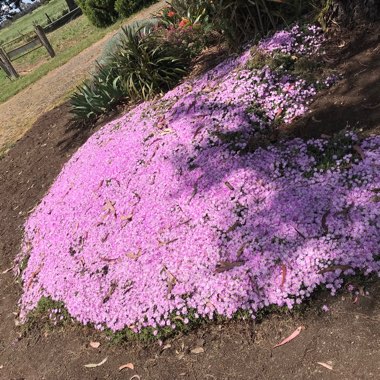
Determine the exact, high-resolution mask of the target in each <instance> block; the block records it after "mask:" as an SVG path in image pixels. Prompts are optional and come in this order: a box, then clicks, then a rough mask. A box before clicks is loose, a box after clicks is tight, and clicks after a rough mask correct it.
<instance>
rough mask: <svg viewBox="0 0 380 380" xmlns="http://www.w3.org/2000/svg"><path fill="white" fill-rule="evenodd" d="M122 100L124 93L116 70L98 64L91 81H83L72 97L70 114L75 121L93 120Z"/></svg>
mask: <svg viewBox="0 0 380 380" xmlns="http://www.w3.org/2000/svg"><path fill="white" fill-rule="evenodd" d="M123 98H125V93H124V91H123V89H122V87H121V82H120V77H119V76H118V75H117V72H116V70H115V69H114V68H112V67H111V66H106V67H103V66H100V65H99V64H98V67H97V70H96V73H95V74H94V75H93V77H92V79H91V80H87V81H85V82H84V83H83V84H82V86H80V87H78V89H77V91H76V92H75V93H74V94H73V95H72V97H71V99H70V101H71V112H72V113H73V114H74V115H75V117H76V118H77V119H81V120H83V119H84V120H85V119H93V118H96V117H97V116H99V115H101V114H104V113H106V112H107V111H109V110H110V109H112V107H113V106H114V105H115V104H117V103H120V101H121V100H122V99H123Z"/></svg>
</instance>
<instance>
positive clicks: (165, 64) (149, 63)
mask: <svg viewBox="0 0 380 380" xmlns="http://www.w3.org/2000/svg"><path fill="white" fill-rule="evenodd" d="M123 33H124V35H123V38H122V39H121V41H120V45H119V49H118V51H117V52H116V53H115V55H114V62H113V66H114V67H115V69H116V70H117V72H118V74H119V76H120V81H121V86H122V88H123V90H124V91H125V92H126V93H127V94H128V95H129V97H130V98H131V99H132V100H134V101H136V100H141V99H148V98H150V97H152V96H153V95H155V94H158V93H163V92H165V91H167V90H169V89H170V88H172V87H173V86H174V85H176V84H177V83H178V82H179V81H180V79H181V78H182V77H183V76H184V75H185V74H186V72H187V70H188V68H189V65H190V60H189V57H188V56H187V54H186V51H185V50H183V49H180V48H177V47H176V46H173V45H171V44H166V43H162V41H161V40H160V38H159V37H158V36H156V35H155V34H154V33H152V29H151V28H149V27H144V28H142V29H139V30H138V31H134V30H133V29H131V28H125V29H123Z"/></svg>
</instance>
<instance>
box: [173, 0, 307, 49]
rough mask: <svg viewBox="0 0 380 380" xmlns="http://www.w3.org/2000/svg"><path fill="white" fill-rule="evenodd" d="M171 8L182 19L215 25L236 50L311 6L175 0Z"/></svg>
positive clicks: (270, 0) (275, 0)
mask: <svg viewBox="0 0 380 380" xmlns="http://www.w3.org/2000/svg"><path fill="white" fill-rule="evenodd" d="M171 5H172V7H173V9H174V10H175V11H176V12H177V13H178V15H179V16H180V17H185V18H188V19H191V20H195V19H197V18H198V19H200V20H207V22H210V23H212V25H213V27H214V29H216V30H218V31H221V32H223V34H224V36H225V38H226V39H227V41H228V42H229V43H230V46H231V47H235V48H238V47H240V46H241V45H242V44H243V43H245V42H247V41H250V40H255V39H257V38H259V37H261V36H263V35H265V34H267V32H268V31H270V30H272V29H275V28H276V27H278V25H279V24H282V23H284V22H289V21H293V20H294V19H295V18H297V17H299V15H300V14H302V12H303V11H304V10H305V7H309V6H310V4H309V2H307V1H305V0H287V1H285V0H284V1H282V0H256V1H247V0H215V1H208V0H173V1H172V3H171Z"/></svg>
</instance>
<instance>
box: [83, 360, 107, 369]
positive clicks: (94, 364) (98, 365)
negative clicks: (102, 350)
mask: <svg viewBox="0 0 380 380" xmlns="http://www.w3.org/2000/svg"><path fill="white" fill-rule="evenodd" d="M107 360H108V358H104V359H103V360H102V361H101V362H100V363H90V364H85V367H86V368H96V367H100V366H101V365H103V364H104V363H105V362H106V361H107Z"/></svg>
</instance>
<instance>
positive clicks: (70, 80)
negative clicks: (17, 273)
mask: <svg viewBox="0 0 380 380" xmlns="http://www.w3.org/2000/svg"><path fill="white" fill-rule="evenodd" d="M164 4H165V1H164V0H160V1H159V2H158V3H156V4H153V5H152V6H150V7H148V8H146V9H143V10H142V11H141V12H139V13H138V14H136V15H135V16H133V17H131V18H130V19H129V20H128V22H127V24H128V23H132V22H134V21H137V20H143V19H145V18H147V17H149V16H150V15H151V14H152V13H156V12H158V11H159V10H160V9H161V8H162V6H163V5H164ZM115 33H116V32H112V33H109V34H107V35H106V36H105V37H103V38H102V39H101V40H99V41H98V42H96V43H95V44H93V45H92V46H90V47H89V48H87V49H85V50H83V51H82V52H81V53H80V54H78V55H77V56H75V57H74V58H72V59H71V60H70V61H69V62H67V63H66V64H64V65H62V66H60V67H58V68H56V69H54V70H52V71H51V72H49V73H48V74H47V75H45V76H44V77H43V78H41V79H40V80H38V81H37V82H35V83H33V84H32V85H30V86H29V87H28V88H26V89H25V90H23V91H21V92H19V93H18V94H16V95H15V96H13V97H12V98H11V99H9V100H7V101H6V102H4V103H1V104H0V153H1V152H2V151H3V150H7V149H8V148H9V147H11V146H12V145H13V144H14V143H15V142H16V141H17V140H18V139H20V138H21V137H22V136H23V135H24V133H25V132H26V131H27V130H28V129H29V128H30V127H31V126H32V125H33V123H34V122H35V121H36V120H37V118H38V117H39V116H40V115H43V114H44V113H45V112H47V111H49V110H51V109H52V108H53V107H55V106H56V105H57V104H59V103H61V102H62V99H63V98H65V97H66V96H67V94H68V93H70V92H71V91H72V90H73V89H74V88H75V86H76V85H78V83H80V82H81V81H82V80H84V79H85V78H86V77H87V76H88V72H89V71H90V69H91V68H92V66H93V64H94V62H95V60H96V59H97V58H98V57H99V56H100V54H101V52H102V51H103V48H104V46H105V45H106V43H107V42H108V41H109V40H110V39H111V38H112V37H113V35H114V34H115Z"/></svg>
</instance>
